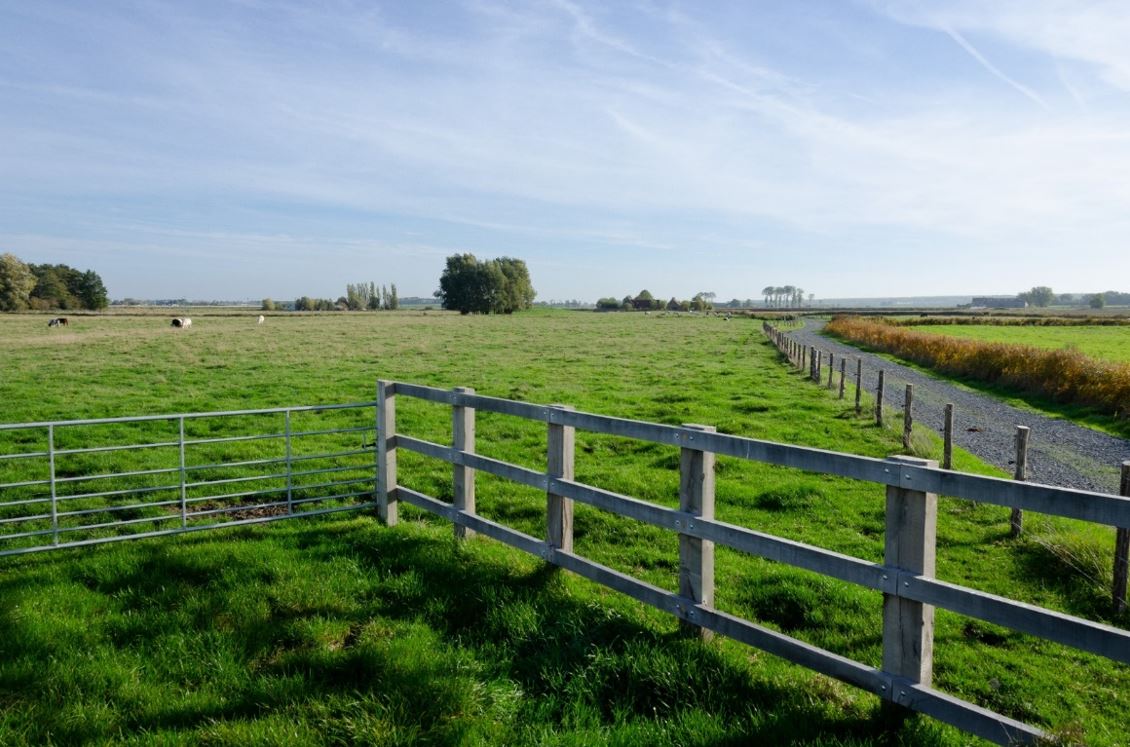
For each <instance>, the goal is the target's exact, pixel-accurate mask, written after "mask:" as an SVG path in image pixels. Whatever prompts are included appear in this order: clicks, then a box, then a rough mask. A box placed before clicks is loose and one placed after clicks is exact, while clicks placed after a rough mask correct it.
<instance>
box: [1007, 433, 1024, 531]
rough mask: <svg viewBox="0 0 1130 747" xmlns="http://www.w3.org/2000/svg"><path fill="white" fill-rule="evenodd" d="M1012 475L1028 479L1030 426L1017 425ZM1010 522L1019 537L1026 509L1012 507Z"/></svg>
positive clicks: (1018, 478) (1011, 527)
mask: <svg viewBox="0 0 1130 747" xmlns="http://www.w3.org/2000/svg"><path fill="white" fill-rule="evenodd" d="M1012 477H1013V479H1014V480H1020V481H1024V480H1027V479H1028V426H1025V425H1018V426H1016V471H1015V472H1014V473H1013V476H1012ZM1008 524H1009V532H1010V533H1011V534H1012V536H1013V537H1019V536H1020V533H1021V532H1022V531H1024V511H1023V510H1022V509H1019V508H1014V509H1012V515H1011V516H1010V517H1009V520H1008Z"/></svg>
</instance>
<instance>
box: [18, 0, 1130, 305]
mask: <svg viewBox="0 0 1130 747" xmlns="http://www.w3.org/2000/svg"><path fill="white" fill-rule="evenodd" d="M1127 39H1130V7H1128V6H1127V5H1126V4H1125V2H1123V1H1122V0H1116V1H1115V2H1102V3H1086V2H1074V1H1071V0H1068V1H1058V0H1057V1H1052V0H998V1H997V2H981V1H980V0H968V1H967V0H953V1H951V2H946V1H944V0H941V1H939V2H898V1H896V0H889V1H883V0H859V1H858V2H850V1H835V2H831V1H830V2H819V1H818V0H808V1H806V2H784V1H782V2H751V1H742V2H732V3H725V2H710V1H708V0H703V1H702V2H686V3H681V2H648V1H641V2H631V1H627V0H626V1H624V2H599V3H597V2H594V3H584V2H580V1H579V0H529V1H528V2H494V1H492V0H468V1H466V2H459V1H457V0H452V1H451V2H443V3H440V2H435V3H432V2H402V1H397V2H364V1H362V0H354V1H346V0H324V1H323V2H316V3H315V2H306V1H305V0H303V1H296V2H270V1H268V0H231V1H229V2H214V1H211V0H198V1H194V2H191V3H185V2H160V1H158V0H133V1H131V2H114V1H113V0H107V1H106V2H96V3H92V2H52V0H0V252H3V251H9V252H12V253H14V254H16V255H17V256H19V257H21V258H23V259H24V260H25V261H29V262H64V263H66V264H70V265H73V266H77V267H80V268H83V269H85V268H93V269H95V270H97V271H98V272H99V273H100V274H101V275H102V277H103V279H104V280H105V281H106V284H107V286H108V288H109V291H110V294H111V297H113V298H122V297H126V296H134V297H148V298H157V297H161V298H163V297H174V298H175V297H189V298H227V299H242V298H261V297H264V296H271V297H274V298H277V299H290V298H293V297H295V296H298V295H312V296H320V297H334V298H336V297H337V296H339V295H341V294H343V293H344V288H345V284H346V283H352V282H361V281H369V280H373V281H375V282H377V283H378V284H381V283H396V284H397V287H398V289H399V290H400V293H401V295H402V296H403V295H429V294H430V293H431V292H432V291H433V290H434V289H435V288H436V287H437V285H438V282H437V281H438V277H439V274H440V272H441V271H442V268H443V263H444V258H445V257H446V256H447V255H449V254H452V253H455V252H472V253H474V254H476V255H479V256H481V257H492V256H500V255H508V256H515V257H520V258H522V259H524V260H526V262H527V264H528V265H529V267H530V271H531V275H532V277H533V281H534V285H535V287H536V288H537V290H538V293H539V298H541V299H550V298H556V299H563V298H580V299H587V300H594V299H596V298H598V297H600V296H607V295H612V296H617V297H619V296H623V295H624V294H626V293H635V292H637V291H639V290H640V289H642V288H647V289H649V290H651V291H652V292H653V293H654V294H655V295H657V296H661V297H669V296H679V297H680V298H682V297H689V296H691V295H693V294H694V293H695V292H698V291H713V292H715V293H717V294H718V296H719V297H720V298H723V299H729V298H731V297H738V298H749V297H752V298H758V297H760V290H761V288H762V287H764V286H766V285H784V284H790V285H799V286H801V287H803V288H805V289H806V290H808V291H810V292H812V293H815V294H816V296H817V297H825V298H827V297H845V296H851V297H859V296H881V295H899V296H907V295H942V294H963V293H964V294H985V293H1015V292H1017V291H1020V290H1023V289H1026V288H1028V287H1031V286H1033V285H1051V286H1052V287H1053V288H1055V289H1056V290H1057V291H1068V292H1088V291H1098V290H1106V289H1110V288H1117V289H1123V290H1130V251H1128V248H1130V44H1127V42H1126V40H1127Z"/></svg>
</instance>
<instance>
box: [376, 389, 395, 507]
mask: <svg viewBox="0 0 1130 747" xmlns="http://www.w3.org/2000/svg"><path fill="white" fill-rule="evenodd" d="M395 438H396V386H395V385H394V384H393V383H392V382H391V381H378V382H377V513H378V515H379V516H380V518H381V521H383V522H384V523H385V525H387V526H390V527H391V526H396V518H397V510H396V508H397V505H396V504H397V499H396V442H395V440H394V439H395Z"/></svg>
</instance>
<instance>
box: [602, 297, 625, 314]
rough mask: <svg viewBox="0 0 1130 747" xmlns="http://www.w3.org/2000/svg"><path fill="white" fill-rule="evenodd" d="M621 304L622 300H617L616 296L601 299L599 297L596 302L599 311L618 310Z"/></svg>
mask: <svg viewBox="0 0 1130 747" xmlns="http://www.w3.org/2000/svg"><path fill="white" fill-rule="evenodd" d="M621 305H622V304H621V302H620V301H617V300H616V299H615V298H612V297H607V298H601V299H598V300H597V302H596V310H597V311H617V310H618V309H619V308H620V306H621Z"/></svg>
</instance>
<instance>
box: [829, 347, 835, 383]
mask: <svg viewBox="0 0 1130 747" xmlns="http://www.w3.org/2000/svg"><path fill="white" fill-rule="evenodd" d="M835 372H836V354H835V353H828V388H829V389H831V388H832V374H834V373H835Z"/></svg>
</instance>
